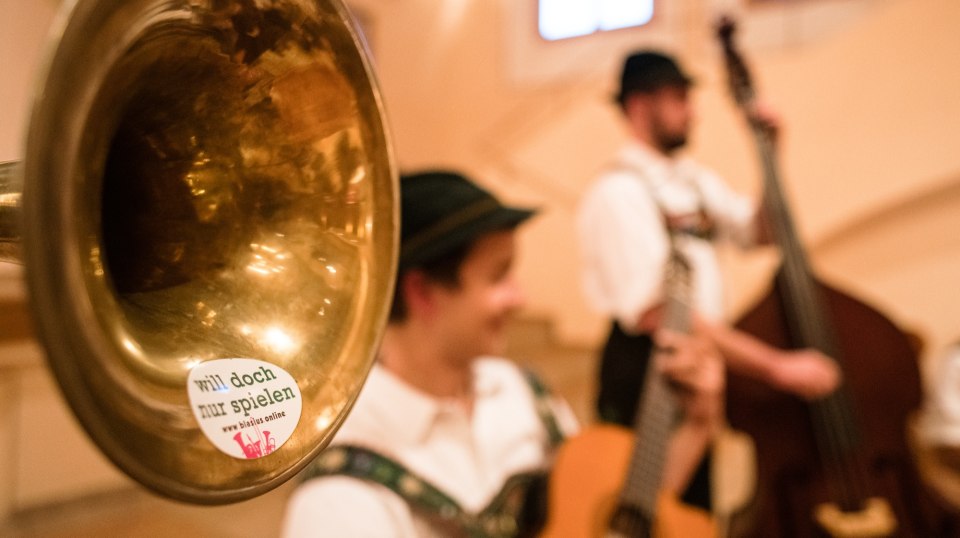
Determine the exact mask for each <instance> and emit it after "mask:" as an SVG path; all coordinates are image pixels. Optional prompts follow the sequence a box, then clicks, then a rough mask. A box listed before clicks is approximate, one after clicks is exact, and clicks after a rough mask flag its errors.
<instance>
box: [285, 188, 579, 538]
mask: <svg viewBox="0 0 960 538" xmlns="http://www.w3.org/2000/svg"><path fill="white" fill-rule="evenodd" d="M400 189H401V208H402V223H401V249H400V262H399V271H398V274H397V281H396V293H395V298H394V303H393V308H392V311H391V314H390V320H389V323H388V325H387V329H386V332H385V335H384V338H383V343H382V347H381V350H380V354H379V360H378V362H377V364H376V365H375V366H374V367H373V370H372V371H371V373H370V376H369V378H368V380H367V382H366V384H365V385H364V388H363V390H362V391H361V393H360V395H359V397H358V400H357V402H356V405H355V406H354V408H353V410H352V411H351V413H350V415H349V416H348V417H347V419H346V421H345V423H344V425H343V427H342V428H341V429H340V430H339V431H338V433H337V435H336V437H335V439H334V441H333V443H332V445H331V447H330V448H328V449H327V450H326V451H325V452H324V453H323V454H321V456H320V457H319V458H318V459H317V461H316V462H314V464H313V465H312V466H311V467H310V468H309V470H308V472H307V475H308V476H310V477H312V478H310V479H308V480H306V481H305V482H304V483H303V484H301V485H300V487H299V488H298V489H297V490H296V492H295V494H294V496H293V498H292V499H291V501H290V504H289V506H288V510H287V514H286V519H285V522H284V530H285V535H286V536H338V537H340V536H343V537H349V536H371V537H372V536H376V537H381V536H393V537H398V536H403V537H414V536H416V537H420V536H460V535H470V536H513V535H515V534H516V533H517V532H518V530H519V528H520V527H522V526H524V525H525V524H527V523H530V521H528V520H529V517H528V516H527V515H525V514H532V513H533V512H532V511H529V510H526V509H525V507H524V505H525V503H526V499H527V498H528V497H531V496H529V495H527V494H526V493H527V492H528V491H539V492H541V493H542V490H539V489H536V488H533V486H532V485H533V484H537V485H540V486H542V484H543V481H542V477H543V474H544V473H543V471H544V469H545V467H546V465H547V463H548V461H549V457H550V453H551V451H552V448H553V447H554V445H556V444H557V443H559V442H560V440H561V439H562V437H563V436H564V435H565V434H568V433H571V432H573V431H574V430H576V429H577V423H576V419H575V418H574V416H573V413H572V412H571V411H570V409H569V407H568V406H567V405H566V404H565V403H564V402H562V401H560V400H558V399H557V398H554V397H551V396H550V395H549V394H548V393H547V392H546V391H545V390H544V388H543V387H542V385H540V384H539V383H538V382H537V381H536V380H535V378H533V377H531V376H529V375H528V374H527V373H525V372H524V371H522V370H521V369H520V368H518V367H517V366H515V365H514V363H512V362H510V361H507V360H505V359H502V358H496V355H497V354H499V353H502V352H503V349H504V344H505V335H504V328H505V324H506V322H507V320H508V319H509V317H510V315H511V314H512V313H513V312H514V311H516V310H517V309H518V308H519V307H520V306H521V305H522V304H523V300H524V297H523V293H522V291H521V290H520V288H519V286H518V284H517V281H516V280H515V279H514V275H513V271H512V269H513V264H514V258H515V256H516V252H515V250H516V248H515V235H516V228H517V227H518V226H519V225H520V224H521V223H523V222H524V221H526V220H527V219H529V218H530V217H531V216H532V215H533V214H534V211H533V210H531V209H527V208H520V207H511V206H507V205H504V204H503V203H501V202H500V201H499V200H498V199H497V198H495V197H494V196H493V195H491V194H490V193H489V192H487V191H486V190H484V189H482V188H480V187H479V186H478V185H476V184H475V183H474V182H472V181H470V180H468V179H467V178H465V177H464V176H462V175H461V174H459V173H456V172H450V171H429V172H423V173H417V174H412V175H407V176H404V177H402V178H401V181H400ZM507 484H509V486H508V487H505V485H507ZM531 498H532V497H531ZM526 504H527V505H529V503H526ZM541 515H542V514H541Z"/></svg>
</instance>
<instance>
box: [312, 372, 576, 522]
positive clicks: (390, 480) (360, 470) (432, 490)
mask: <svg viewBox="0 0 960 538" xmlns="http://www.w3.org/2000/svg"><path fill="white" fill-rule="evenodd" d="M524 374H525V377H526V379H527V382H528V384H529V385H530V388H531V391H532V392H533V396H534V404H535V408H536V411H537V415H538V416H539V417H540V420H541V422H542V423H543V425H544V428H545V429H546V431H547V438H548V443H549V444H548V447H549V449H550V450H551V451H552V450H553V449H554V448H556V447H557V446H559V445H560V443H562V442H563V433H562V431H561V430H560V427H559V424H558V423H557V420H556V417H555V416H554V414H553V411H552V408H551V407H550V402H549V398H550V394H549V392H548V391H547V389H546V387H545V386H544V385H543V383H541V382H540V380H539V379H538V378H537V377H536V375H534V374H533V373H532V372H529V371H525V372H524ZM331 475H345V476H350V477H353V478H359V479H362V480H369V481H371V482H375V483H377V484H380V485H382V486H384V487H386V488H388V489H389V490H390V491H392V492H394V493H395V494H397V495H398V496H400V498H402V499H403V500H404V501H406V502H407V504H408V505H409V506H410V507H411V509H413V510H414V511H415V512H417V513H419V514H421V515H423V516H424V517H425V518H426V519H428V520H430V521H431V523H432V524H434V525H435V526H436V527H437V528H438V529H442V530H444V534H445V535H447V536H466V537H471V538H481V537H508V536H516V534H517V532H518V530H519V526H518V520H519V519H520V513H521V511H522V510H523V508H524V506H523V505H524V502H525V501H526V491H527V489H528V488H529V487H531V486H532V485H533V484H534V483H535V482H537V481H538V480H540V479H542V477H543V471H530V472H525V473H520V474H516V475H513V476H511V477H510V478H509V479H507V481H506V483H505V484H504V486H503V488H501V490H500V492H499V493H498V494H497V495H496V496H495V497H494V498H493V500H492V501H491V502H490V503H489V504H488V505H487V506H486V507H485V508H484V509H483V510H481V511H480V512H479V513H471V512H468V511H467V510H464V509H463V508H462V507H461V506H460V505H459V504H458V503H457V502H456V501H455V500H454V499H453V498H452V497H450V496H449V495H447V494H446V493H444V492H443V491H442V490H440V489H439V488H437V487H435V486H433V485H432V484H430V483H429V482H427V481H425V480H423V479H422V478H420V477H418V476H417V475H415V474H414V473H412V472H410V471H409V470H408V469H407V468H406V467H404V466H403V465H401V464H399V463H397V462H396V461H394V460H392V459H390V458H388V457H386V456H383V455H382V454H379V453H378V452H375V451H373V450H370V449H367V448H363V447H359V446H352V445H339V446H334V447H330V448H328V449H327V450H325V451H324V452H323V453H321V454H320V456H318V457H317V459H316V460H314V461H313V463H311V464H310V466H309V467H307V470H306V471H305V472H304V476H303V480H309V479H311V478H316V477H321V476H331Z"/></svg>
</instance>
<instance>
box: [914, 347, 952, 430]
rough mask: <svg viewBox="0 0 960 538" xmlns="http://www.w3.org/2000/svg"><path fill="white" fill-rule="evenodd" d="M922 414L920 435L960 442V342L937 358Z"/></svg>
mask: <svg viewBox="0 0 960 538" xmlns="http://www.w3.org/2000/svg"><path fill="white" fill-rule="evenodd" d="M931 374H933V375H931V376H930V378H929V381H930V383H929V390H928V391H927V396H926V401H925V402H924V406H923V407H924V408H923V413H922V414H921V415H920V435H921V436H922V437H923V439H924V441H926V442H927V443H930V444H933V445H948V446H960V344H954V345H952V346H950V347H948V348H947V349H946V351H945V352H944V353H943V354H942V355H941V356H940V357H939V358H938V359H937V362H936V363H934V365H933V371H932V372H931Z"/></svg>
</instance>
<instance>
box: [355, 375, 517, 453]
mask: <svg viewBox="0 0 960 538" xmlns="http://www.w3.org/2000/svg"><path fill="white" fill-rule="evenodd" d="M478 362H479V361H475V362H474V364H473V367H472V369H473V393H474V396H475V401H474V411H476V408H477V407H478V406H479V405H481V404H482V401H483V399H484V398H489V397H491V396H493V395H495V394H496V393H497V392H498V391H499V390H500V389H501V388H502V384H503V383H502V380H501V379H498V378H496V377H494V376H490V375H486V374H485V369H484V368H481V367H478V364H477V363H478ZM363 390H364V391H368V392H369V393H371V394H376V398H374V399H373V401H374V402H375V404H376V406H377V408H378V409H377V414H378V415H379V416H382V417H383V418H384V422H383V423H382V424H381V426H382V427H384V428H386V429H389V430H393V431H394V433H395V438H397V439H401V440H403V442H408V443H416V442H419V441H422V440H423V439H425V438H426V437H427V436H428V435H429V434H430V430H431V429H432V428H433V426H434V425H435V424H436V422H437V418H438V416H439V415H440V414H441V413H444V412H447V410H449V409H450V408H451V407H452V404H451V402H450V401H449V400H447V399H445V398H438V397H436V396H433V395H430V394H427V393H425V392H423V391H421V390H420V389H418V388H416V387H414V386H412V385H410V384H408V383H407V382H406V381H404V380H402V379H400V378H399V377H397V376H396V375H394V374H393V372H391V371H389V370H387V369H386V368H384V367H383V366H381V365H380V364H374V366H373V369H372V370H371V371H370V375H369V376H368V377H367V381H366V383H365V384H364V387H363Z"/></svg>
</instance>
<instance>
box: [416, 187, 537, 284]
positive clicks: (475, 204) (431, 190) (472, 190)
mask: <svg viewBox="0 0 960 538" xmlns="http://www.w3.org/2000/svg"><path fill="white" fill-rule="evenodd" d="M534 213H536V210H535V209H529V208H521V207H510V206H506V205H504V204H502V203H501V202H500V201H499V200H498V199H497V198H496V197H495V196H493V195H492V194H490V193H489V192H487V191H486V190H484V189H483V188H481V187H480V186H478V185H477V184H476V183H474V182H473V181H471V180H469V179H467V178H466V177H464V176H463V175H461V174H459V173H457V172H453V171H446V170H436V171H426V172H419V173H414V174H404V175H402V176H401V177H400V215H401V218H400V221H401V223H400V270H401V271H402V270H405V269H410V268H412V267H417V266H419V265H423V264H425V263H429V262H431V261H435V260H438V259H440V258H442V257H443V256H445V255H447V254H450V253H451V252H453V251H454V250H456V249H457V248H460V247H462V246H464V245H466V244H468V243H470V242H472V241H473V240H475V239H477V238H478V237H480V236H481V235H483V234H485V233H489V232H493V231H497V230H502V229H507V228H512V227H515V226H517V225H518V224H520V223H521V222H523V221H525V220H526V219H528V218H530V217H531V216H532V215H533V214H534Z"/></svg>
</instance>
